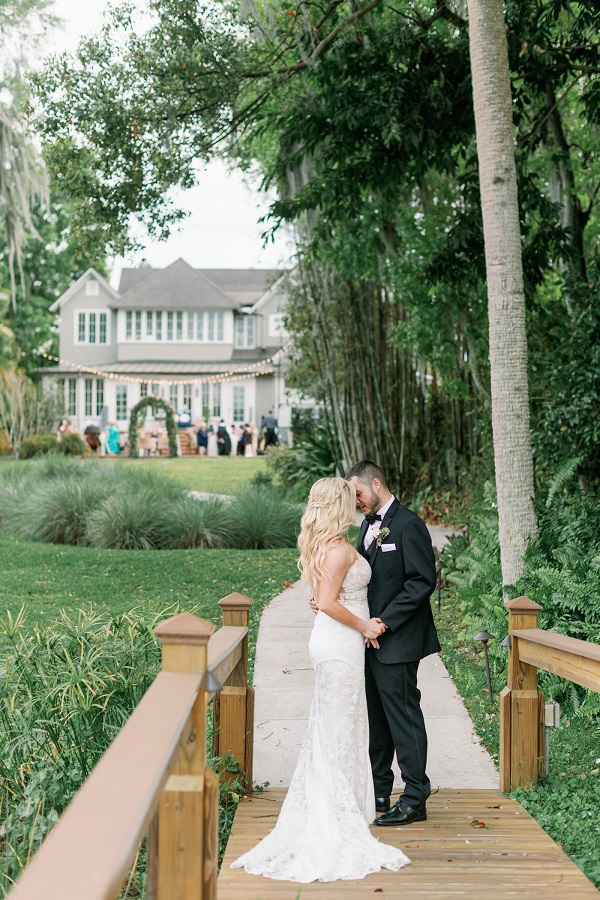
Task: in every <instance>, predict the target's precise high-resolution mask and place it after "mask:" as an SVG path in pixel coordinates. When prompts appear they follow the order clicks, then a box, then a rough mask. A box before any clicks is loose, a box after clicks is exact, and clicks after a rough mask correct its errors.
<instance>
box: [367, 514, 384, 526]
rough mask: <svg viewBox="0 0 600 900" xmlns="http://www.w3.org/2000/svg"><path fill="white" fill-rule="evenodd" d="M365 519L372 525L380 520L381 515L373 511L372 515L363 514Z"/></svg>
mask: <svg viewBox="0 0 600 900" xmlns="http://www.w3.org/2000/svg"><path fill="white" fill-rule="evenodd" d="M365 519H366V520H367V522H368V523H369V525H374V524H375V522H377V521H379V522H381V520H382V517H381V516H380V515H379V513H373V515H372V516H365Z"/></svg>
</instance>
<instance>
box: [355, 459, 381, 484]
mask: <svg viewBox="0 0 600 900" xmlns="http://www.w3.org/2000/svg"><path fill="white" fill-rule="evenodd" d="M345 478H346V481H350V479H351V478H358V480H359V481H363V482H364V483H365V484H371V483H372V482H373V479H374V478H377V479H378V480H379V481H380V482H381V483H382V485H383V487H384V488H387V486H388V484H387V479H386V477H385V473H384V471H383V469H382V468H381V466H378V465H377V463H374V462H371V460H370V459H361V461H360V462H357V463H356V465H354V466H352V468H351V469H348V471H347V472H346V475H345Z"/></svg>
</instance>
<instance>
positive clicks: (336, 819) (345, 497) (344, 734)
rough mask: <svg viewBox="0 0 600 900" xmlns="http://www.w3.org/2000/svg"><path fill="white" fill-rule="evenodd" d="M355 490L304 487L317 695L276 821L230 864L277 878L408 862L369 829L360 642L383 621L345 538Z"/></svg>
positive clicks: (351, 873) (356, 874) (311, 877)
mask: <svg viewBox="0 0 600 900" xmlns="http://www.w3.org/2000/svg"><path fill="white" fill-rule="evenodd" d="M355 509H356V493H355V489H354V486H353V485H352V484H350V483H349V482H347V481H345V480H344V479H343V478H322V479H320V480H319V481H317V482H316V483H315V484H314V485H313V486H312V488H311V491H310V496H309V499H308V505H307V508H306V512H305V513H304V516H303V517H302V522H301V531H300V537H299V538H298V546H299V548H300V560H299V562H298V566H299V568H300V569H301V571H302V579H303V580H304V581H306V582H307V583H308V585H309V587H310V588H311V590H312V592H313V594H314V596H315V597H316V598H317V600H318V604H319V613H318V614H317V616H316V617H315V624H314V628H313V630H312V634H311V637H310V643H309V651H310V656H311V661H312V663H313V666H314V669H315V693H314V697H313V700H312V704H311V709H310V714H309V720H308V728H307V731H306V735H305V737H304V741H303V743H302V748H301V750H300V757H299V759H298V765H297V767H296V771H295V773H294V776H293V778H292V783H291V784H290V788H289V791H288V793H287V796H286V798H285V801H284V803H283V806H282V807H281V812H280V815H279V818H278V820H277V823H276V825H275V828H274V829H273V831H271V832H270V833H269V834H268V835H267V837H266V838H265V839H264V840H263V841H261V842H260V843H259V844H257V845H256V847H254V848H253V849H252V850H249V851H248V853H244V855H243V856H240V857H239V859H237V860H235V862H233V863H232V868H241V867H243V868H244V869H245V870H246V872H249V873H250V874H252V875H265V876H266V877H267V878H275V879H278V880H281V881H298V882H303V883H308V882H311V881H336V880H337V879H340V878H344V879H357V878H364V877H365V875H369V874H370V873H372V872H377V871H379V870H380V869H381V868H386V869H392V870H393V871H398V869H400V868H401V867H402V866H404V865H406V864H407V863H408V862H410V860H409V859H408V857H407V856H405V855H404V853H402V851H401V850H398V849H397V848H396V847H390V846H389V845H387V844H382V843H380V842H379V841H378V840H377V839H376V838H375V837H373V835H372V834H371V832H370V831H369V824H370V823H371V822H372V821H373V819H374V817H375V796H374V789H373V778H372V775H371V767H370V763H369V754H368V746H369V726H368V722H367V707H366V700H365V680H364V654H365V642H366V641H369V642H370V643H371V644H373V645H374V646H375V647H378V646H379V645H378V642H377V638H378V637H379V635H380V634H381V633H382V632H383V631H384V629H385V626H384V625H382V624H381V623H380V622H379V620H378V619H372V618H370V616H369V606H368V603H367V585H368V583H369V579H370V577H371V569H370V566H369V563H368V562H367V561H366V560H365V559H364V558H363V557H362V556H360V555H359V554H358V553H357V552H356V550H355V549H354V548H353V547H352V546H351V545H350V544H349V543H348V541H347V540H346V532H347V530H348V528H349V527H350V525H352V524H353V523H354V516H355Z"/></svg>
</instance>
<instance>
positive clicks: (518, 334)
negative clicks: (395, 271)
mask: <svg viewBox="0 0 600 900" xmlns="http://www.w3.org/2000/svg"><path fill="white" fill-rule="evenodd" d="M468 6H469V40H470V51H471V71H472V77H473V100H474V108H475V127H476V135H477V153H478V157H479V177H480V183H481V207H482V213H483V232H484V239H485V262H486V272H487V285H488V303H489V323H490V324H489V328H490V367H491V388H492V428H493V434H494V459H495V467H496V490H497V494H498V514H499V520H500V551H501V561H502V580H503V583H504V585H509V584H514V583H515V582H516V581H517V580H518V579H519V578H520V576H521V575H522V574H523V571H524V566H523V554H524V552H525V549H526V547H527V543H528V541H529V539H530V538H532V537H534V536H535V535H536V533H537V523H536V517H535V512H534V508H533V490H534V489H533V459H532V453H531V436H530V431H529V387H528V380H527V338H526V333H525V297H524V293H523V266H522V258H521V233H520V228H519V206H518V198H517V176H516V167H515V156H514V143H513V122H512V102H511V93H510V80H509V69H508V49H507V41H506V25H505V22H504V14H503V9H502V0H469V4H468Z"/></svg>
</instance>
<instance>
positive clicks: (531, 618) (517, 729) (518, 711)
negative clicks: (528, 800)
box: [500, 597, 544, 793]
mask: <svg viewBox="0 0 600 900" xmlns="http://www.w3.org/2000/svg"><path fill="white" fill-rule="evenodd" d="M506 607H507V609H508V633H509V635H510V636H511V640H512V646H511V647H510V649H509V651H508V685H507V687H505V688H504V690H503V691H502V693H501V694H500V790H501V791H503V792H504V793H509V792H510V791H512V790H514V789H515V788H516V787H522V786H524V785H527V784H531V782H532V781H536V780H537V778H538V775H539V771H540V756H543V745H542V744H541V743H540V724H539V723H540V704H541V705H542V706H543V703H544V698H543V696H542V694H541V693H540V692H539V691H538V688H537V669H536V667H535V666H531V665H528V664H527V663H524V662H522V661H521V660H520V658H519V640H518V638H515V637H513V632H514V631H516V630H519V629H524V628H537V617H538V615H539V614H540V610H541V606H539V605H538V604H537V603H534V602H533V600H529V598H528V597H517V598H516V600H510V601H509V602H508V603H506Z"/></svg>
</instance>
